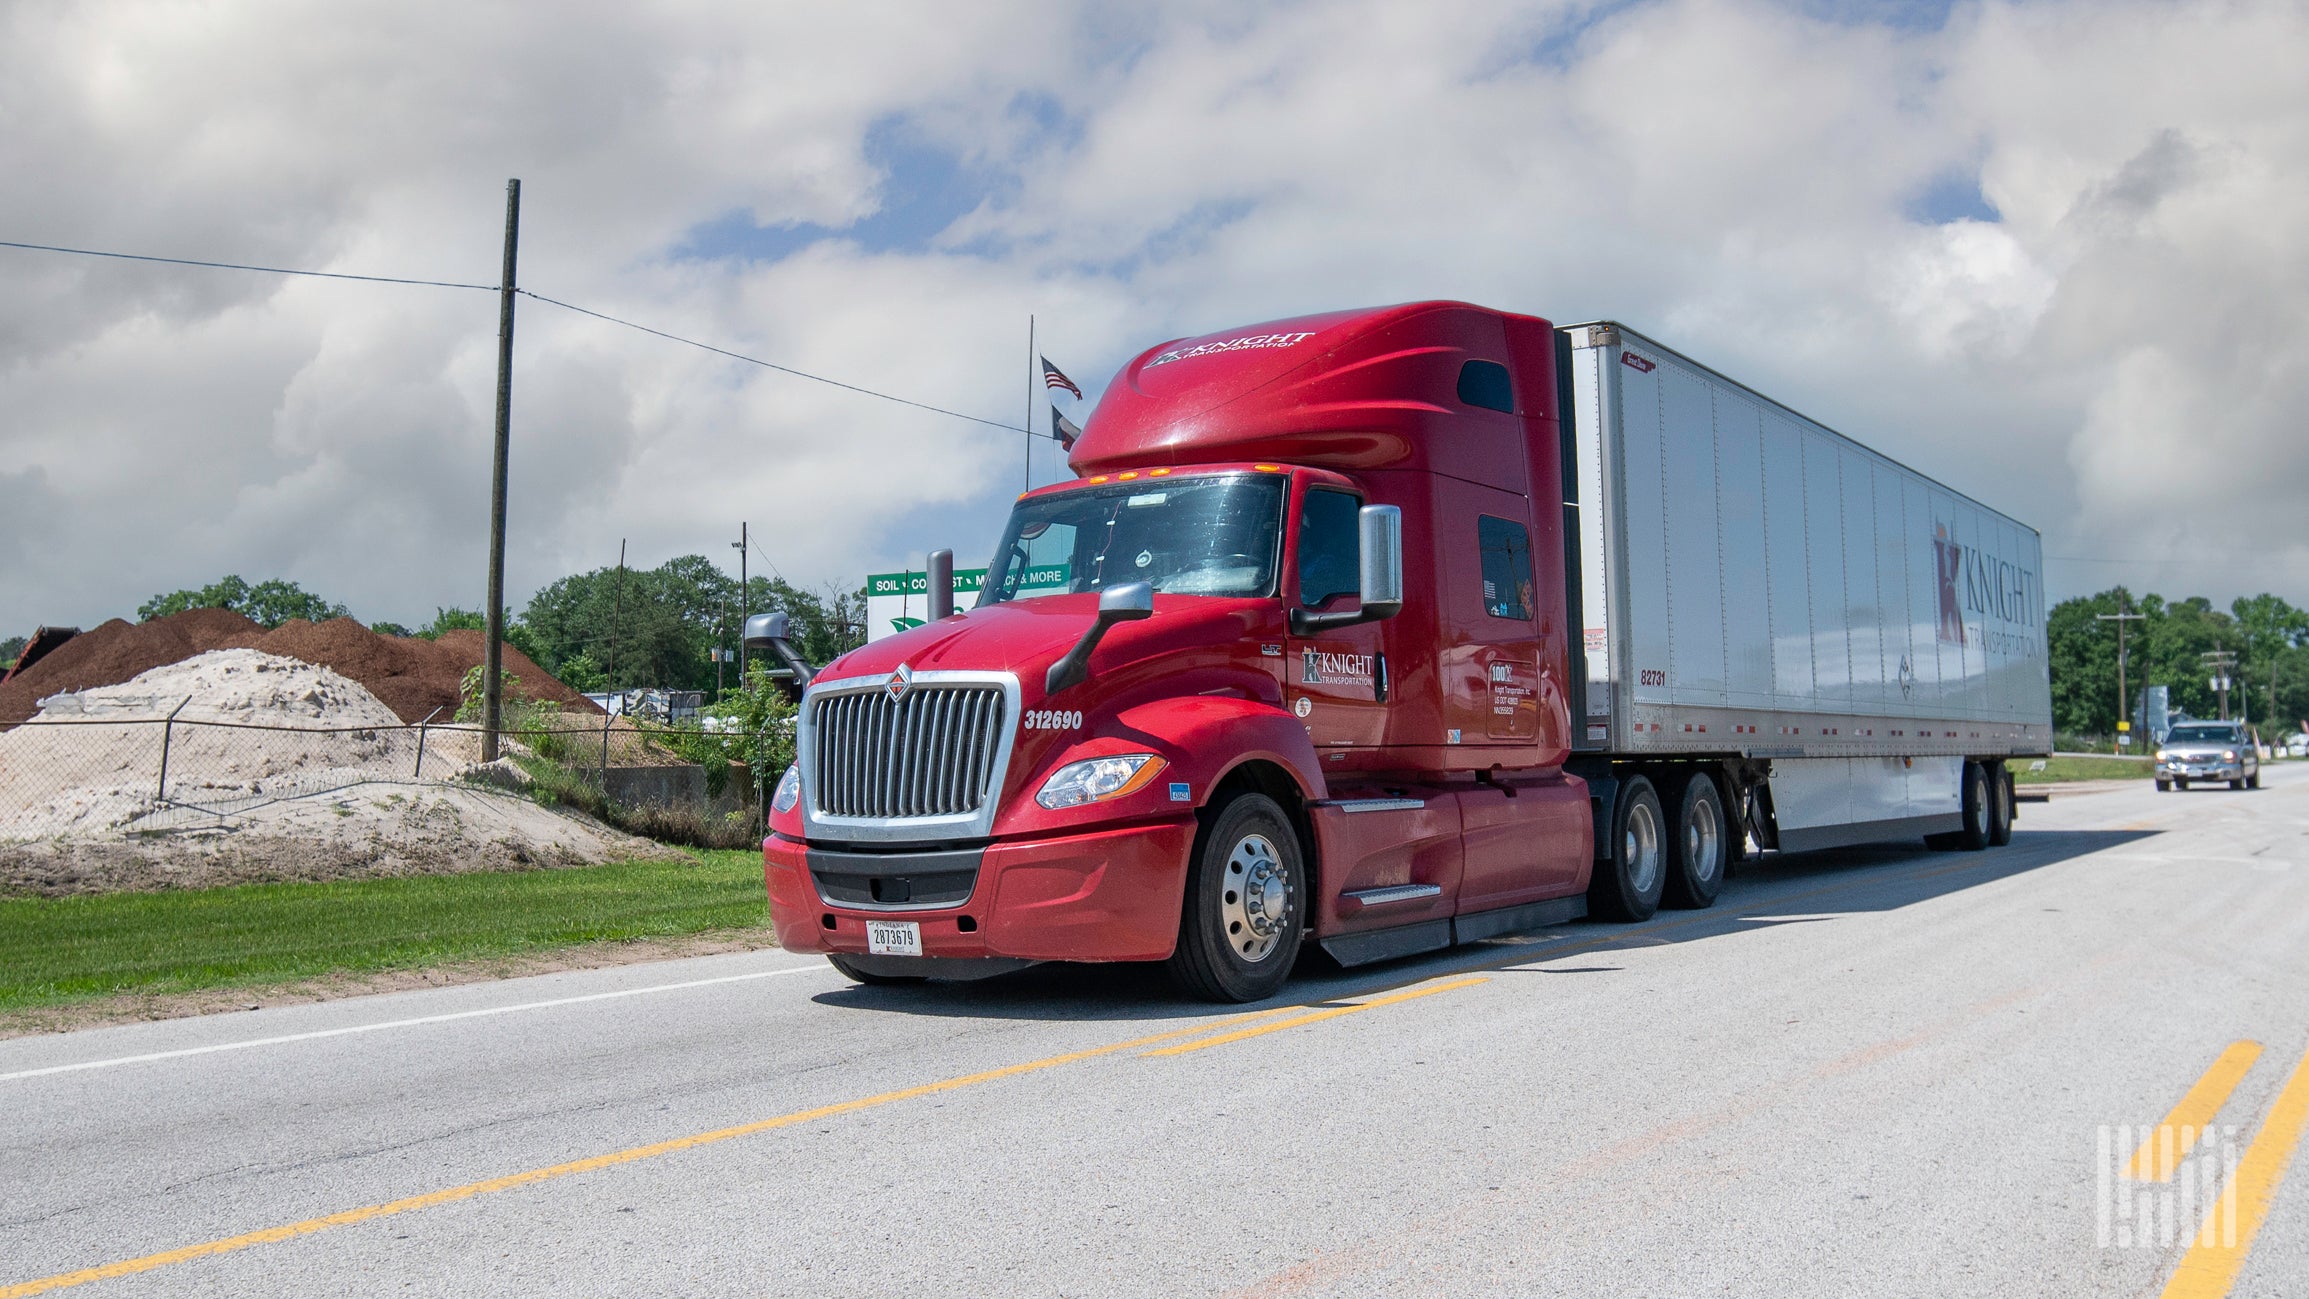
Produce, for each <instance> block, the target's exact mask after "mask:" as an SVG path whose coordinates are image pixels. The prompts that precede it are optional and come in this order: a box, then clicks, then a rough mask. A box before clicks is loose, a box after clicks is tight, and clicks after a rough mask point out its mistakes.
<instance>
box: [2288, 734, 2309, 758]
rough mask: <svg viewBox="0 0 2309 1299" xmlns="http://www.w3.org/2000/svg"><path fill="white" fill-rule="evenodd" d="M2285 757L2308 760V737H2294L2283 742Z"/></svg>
mask: <svg viewBox="0 0 2309 1299" xmlns="http://www.w3.org/2000/svg"><path fill="white" fill-rule="evenodd" d="M2285 756H2286V757H2288V758H2309V735H2295V736H2291V737H2289V738H2288V739H2287V740H2286V741H2285Z"/></svg>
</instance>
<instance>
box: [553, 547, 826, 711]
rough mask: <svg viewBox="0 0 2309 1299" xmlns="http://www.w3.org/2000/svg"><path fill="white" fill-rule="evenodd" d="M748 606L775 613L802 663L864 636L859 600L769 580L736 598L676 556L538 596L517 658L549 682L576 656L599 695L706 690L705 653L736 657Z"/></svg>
mask: <svg viewBox="0 0 2309 1299" xmlns="http://www.w3.org/2000/svg"><path fill="white" fill-rule="evenodd" d="M748 593H750V595H751V599H750V600H749V599H747V598H746V596H747V594H748ZM749 605H750V607H751V611H752V612H754V613H766V612H769V611H771V610H781V609H782V610H784V611H785V612H786V614H787V615H788V616H789V617H790V618H791V619H792V620H793V625H794V639H795V641H796V648H798V649H799V650H800V651H801V652H802V654H803V656H804V657H805V658H808V659H809V660H810V661H811V662H812V663H824V662H826V661H828V660H830V659H832V658H833V657H835V656H836V655H838V654H841V653H843V652H844V651H846V650H849V649H851V648H854V647H855V646H856V645H857V644H858V643H859V642H860V640H861V638H862V637H863V635H864V632H865V616H864V613H865V595H864V593H863V592H862V591H861V592H841V591H837V590H827V591H824V592H810V591H804V590H801V589H800V588H797V587H795V586H792V585H791V584H789V583H787V582H784V581H782V580H780V579H777V578H753V579H752V580H751V581H749V582H748V583H747V586H746V589H745V590H741V589H740V588H739V586H738V583H737V582H736V581H735V580H734V579H732V578H731V577H730V575H729V574H727V573H724V572H723V571H721V569H719V568H717V567H716V566H715V565H714V564H713V562H712V561H711V560H708V559H707V558H706V557H704V556H703V555H682V556H679V557H677V558H674V559H671V560H668V561H666V562H665V563H664V564H661V565H659V566H658V567H656V568H652V569H634V568H628V569H623V570H620V569H617V568H615V567H610V568H597V569H595V570H593V571H592V572H589V573H577V574H572V575H571V576H569V577H565V578H562V579H561V580H560V581H558V582H555V583H553V584H552V585H550V586H547V587H546V588H545V589H543V590H541V591H539V592H538V593H537V594H536V595H535V596H534V597H532V598H531V600H530V601H529V606H528V608H526V609H525V610H523V611H522V622H523V624H524V625H525V626H526V627H527V628H528V630H529V631H530V633H531V634H532V635H533V636H534V638H535V641H536V644H537V648H536V649H534V650H528V649H526V647H524V648H525V652H527V653H529V654H530V656H531V657H532V658H535V659H536V660H537V662H538V664H539V665H540V666H542V667H544V668H545V669H546V670H547V671H549V672H552V673H554V674H555V675H556V676H561V675H562V667H563V665H564V664H567V663H570V662H572V661H574V660H576V659H577V658H579V657H580V656H583V657H584V658H585V659H587V660H589V661H590V663H591V664H592V665H595V666H596V670H598V671H600V672H601V673H603V674H604V677H605V678H606V687H605V688H615V689H621V690H623V689H633V688H637V687H644V686H660V687H666V688H670V689H677V690H705V689H711V688H712V686H713V684H714V678H715V672H714V660H713V655H712V651H713V650H714V649H715V648H717V647H721V648H728V649H733V650H734V649H736V648H737V645H738V639H739V637H740V636H742V635H743V634H744V623H743V617H744V614H745V612H746V611H747V609H748V607H749ZM565 679H566V678H565ZM724 679H725V681H727V680H728V678H727V677H726V676H725V678H724ZM732 684H733V685H734V683H732Z"/></svg>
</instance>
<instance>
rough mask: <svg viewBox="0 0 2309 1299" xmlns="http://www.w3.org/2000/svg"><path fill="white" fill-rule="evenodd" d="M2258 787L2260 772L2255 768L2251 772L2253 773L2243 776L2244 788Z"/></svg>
mask: <svg viewBox="0 0 2309 1299" xmlns="http://www.w3.org/2000/svg"><path fill="white" fill-rule="evenodd" d="M2260 787H2261V773H2260V771H2259V770H2257V769H2256V770H2255V771H2254V772H2253V774H2252V775H2250V776H2247V777H2245V788H2247V789H2259V788H2260Z"/></svg>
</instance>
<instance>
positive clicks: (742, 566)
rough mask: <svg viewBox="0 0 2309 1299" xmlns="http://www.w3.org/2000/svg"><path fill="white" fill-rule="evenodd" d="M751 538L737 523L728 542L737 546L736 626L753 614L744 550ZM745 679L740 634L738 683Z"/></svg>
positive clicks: (744, 641)
mask: <svg viewBox="0 0 2309 1299" xmlns="http://www.w3.org/2000/svg"><path fill="white" fill-rule="evenodd" d="M751 540H752V539H751V538H750V537H748V536H747V535H746V525H745V524H743V523H740V524H739V525H738V539H737V540H736V541H733V542H731V543H730V544H731V545H732V546H735V547H737V551H738V626H740V627H744V626H745V625H746V623H745V620H746V619H748V618H751V617H753V616H754V588H753V584H752V583H751V582H749V581H748V580H747V579H746V550H747V544H748V542H749V541H751ZM745 680H746V638H745V637H744V636H742V635H741V636H739V637H738V684H739V685H741V686H743V685H744V684H745Z"/></svg>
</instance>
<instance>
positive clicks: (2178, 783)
mask: <svg viewBox="0 0 2309 1299" xmlns="http://www.w3.org/2000/svg"><path fill="white" fill-rule="evenodd" d="M2173 788H2175V789H2178V790H2180V791H2181V792H2182V793H2184V794H2186V793H2188V792H2189V778H2188V777H2187V776H2183V777H2181V778H2180V779H2178V780H2175V781H2174V782H2173Z"/></svg>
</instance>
